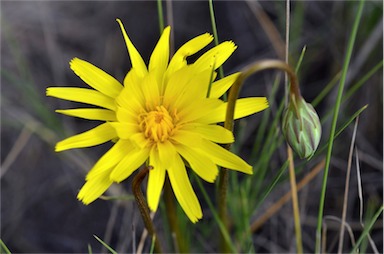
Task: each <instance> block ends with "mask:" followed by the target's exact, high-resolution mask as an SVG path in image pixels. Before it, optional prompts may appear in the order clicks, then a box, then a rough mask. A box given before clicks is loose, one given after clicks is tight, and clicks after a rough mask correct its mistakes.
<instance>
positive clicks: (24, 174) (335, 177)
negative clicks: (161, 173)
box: [0, 1, 383, 253]
mask: <svg viewBox="0 0 384 254" xmlns="http://www.w3.org/2000/svg"><path fill="white" fill-rule="evenodd" d="M0 4H1V15H0V21H1V239H2V240H3V241H4V243H5V244H6V245H7V246H8V248H9V249H10V250H11V251H12V252H14V253H23V252H40V253H48V252H49V253H59V252H61V253H75V252H76V253H81V252H88V248H89V246H91V248H92V251H93V252H102V251H105V249H103V247H102V245H101V244H100V243H99V242H98V241H97V240H96V239H95V238H94V235H96V236H98V237H100V238H101V239H103V240H104V241H105V242H107V243H108V244H110V245H111V246H112V247H114V248H115V250H117V251H118V252H132V250H133V249H134V248H135V246H136V245H137V244H138V242H139V240H140V237H141V234H142V229H143V225H142V223H141V218H140V215H139V212H138V211H137V207H136V204H135V203H134V202H133V201H132V200H131V199H130V195H129V194H130V193H131V190H130V185H129V183H130V181H131V179H128V180H127V181H125V182H124V183H122V184H120V185H116V186H114V187H113V188H111V189H110V191H109V192H108V193H107V194H108V195H127V200H125V201H124V200H119V201H114V202H112V201H105V200H97V201H95V202H94V203H92V204H91V205H89V206H84V205H83V204H82V203H81V202H79V201H77V199H76V195H77V192H78V190H79V189H80V188H81V186H82V185H83V184H84V176H85V174H86V173H87V172H88V170H89V169H90V168H91V167H92V165H93V164H94V163H95V162H96V160H97V159H98V158H99V157H100V156H101V155H102V154H103V153H105V152H106V151H107V150H108V149H109V148H110V147H111V144H104V145H100V146H97V147H96V148H90V149H76V150H72V151H65V152H61V153H55V152H54V145H55V143H56V142H57V141H59V140H61V139H63V138H65V137H68V136H70V135H73V134H76V133H79V132H82V131H85V130H88V129H90V128H92V127H94V126H96V125H97V124H98V123H95V122H92V121H86V120H81V119H76V118H71V117H66V116H63V115H59V114H56V113H55V112H54V110H55V109H59V108H60V109H63V108H76V107H78V106H79V104H76V103H72V102H67V101H62V100H59V99H55V98H48V97H46V96H45V90H46V88H47V87H49V86H77V87H86V84H84V83H83V82H82V81H81V80H80V79H79V78H78V77H77V76H76V75H75V74H74V73H73V72H72V71H71V70H70V68H69V61H70V60H71V59H72V58H74V57H78V58H81V59H84V60H87V61H89V62H91V63H92V64H94V65H96V66H98V67H100V68H101V69H103V70H105V71H106V72H108V73H109V74H111V75H112V76H114V77H116V78H117V79H118V80H120V81H122V80H123V78H124V76H125V74H126V73H127V72H128V70H129V68H130V62H129V57H128V54H127V50H126V47H125V43H124V40H123V37H122V35H121V32H120V29H119V27H118V24H117V22H116V21H115V19H116V18H120V19H121V20H122V21H123V23H124V25H125V28H126V31H127V33H128V34H129V36H130V38H131V40H132V41H133V43H134V45H135V46H136V48H137V49H138V51H139V52H140V53H141V55H142V57H143V59H144V60H145V61H148V59H149V56H150V53H151V52H152V50H153V48H154V46H155V44H156V42H157V40H158V38H159V25H158V14H157V3H156V2H155V1H95V2H93V1H1V3H0ZM357 5H358V3H357V2H356V1H299V2H296V1H292V3H291V29H290V31H291V32H290V49H289V53H290V63H291V64H292V65H293V66H295V65H296V64H297V61H298V58H299V56H300V53H301V51H302V49H303V47H304V46H306V53H305V56H304V59H303V62H302V64H301V68H300V72H299V78H300V84H301V90H302V93H303V96H304V98H306V100H307V101H308V102H311V101H312V100H314V99H315V98H316V97H317V96H318V95H319V94H320V93H321V92H322V91H324V90H325V87H326V86H327V84H329V83H330V82H331V81H332V80H333V79H334V78H335V77H337V75H338V73H339V72H340V70H341V68H342V65H343V61H344V55H345V52H346V45H347V42H348V37H349V35H350V33H351V28H352V24H353V21H354V17H355V14H356V9H357ZM163 8H164V10H165V14H166V15H165V18H166V20H167V23H168V22H171V23H172V31H173V33H174V34H173V35H172V41H173V42H172V43H173V47H174V48H175V49H177V48H178V47H180V46H181V45H182V44H183V43H185V42H186V41H187V40H189V39H191V38H192V37H195V36H197V35H200V34H202V33H205V32H209V33H212V27H211V23H210V16H209V5H208V1H191V2H189V1H174V2H171V1H168V2H164V3H163ZM214 8H215V15H216V22H217V29H218V37H219V41H224V40H233V41H234V42H235V43H236V44H237V45H238V48H237V50H236V51H235V53H234V54H233V56H232V57H231V58H230V59H229V60H228V61H227V62H226V63H225V65H224V71H225V73H226V74H231V73H234V72H236V71H239V70H240V69H241V68H242V67H244V66H245V65H247V64H249V63H251V62H252V61H255V60H260V59H266V58H274V59H276V58H280V59H284V47H285V46H284V37H285V2H284V1H217V2H216V1H215V2H214ZM168 24H169V23H168ZM212 45H213V43H212V44H211V46H212ZM382 46H383V5H382V2H381V1H367V2H366V4H365V8H364V13H363V16H362V20H361V24H360V27H359V32H358V34H357V40H356V44H355V48H354V54H353V55H352V60H351V65H350V69H349V73H348V78H347V82H346V90H347V89H349V88H351V87H352V86H353V85H354V84H356V83H357V82H358V81H360V80H361V79H362V78H363V77H366V75H367V74H368V73H370V72H372V75H369V76H368V77H367V79H366V80H365V82H363V85H362V86H361V87H358V88H357V89H358V90H356V92H355V93H353V95H352V96H350V97H348V98H347V100H346V101H345V102H344V103H343V105H342V108H341V113H340V116H339V119H340V123H342V122H344V121H345V120H346V119H349V118H350V117H351V115H353V113H354V112H356V111H357V110H358V109H360V108H361V107H363V106H364V105H366V104H368V105H369V106H368V108H367V109H366V110H365V111H364V112H363V113H362V115H361V117H360V119H359V125H358V130H357V136H356V147H357V149H358V152H359V165H360V171H361V184H362V187H363V197H364V199H363V200H364V212H365V215H366V216H368V217H369V216H372V213H373V212H374V211H375V210H376V209H377V207H378V206H380V205H381V204H382V197H383V196H382V193H383V165H382V162H383V125H382V124H383V88H382V87H383V75H382V73H383V72H382V63H383V62H382V60H383V47H382ZM193 59H194V58H193V57H191V60H192V61H193ZM375 67H376V69H374V68H375ZM373 70H374V71H373ZM276 75H277V74H276V72H269V71H267V72H265V73H263V74H258V75H255V76H254V77H252V78H251V79H249V80H248V81H247V83H246V84H245V86H244V88H243V90H242V95H241V96H268V95H269V94H270V92H271V83H272V82H273V81H274V79H275V77H276ZM335 84H336V85H334V86H333V87H330V92H329V94H327V96H326V97H325V98H324V99H323V100H321V101H320V103H319V104H318V105H317V106H316V110H317V112H318V113H319V115H320V118H323V117H325V116H326V115H327V114H328V113H329V111H330V108H331V107H332V106H333V105H334V103H335V99H336V94H337V84H338V83H335ZM283 94H284V91H283V89H282V86H281V87H280V88H279V90H278V91H277V97H276V98H277V102H280V101H281V98H282V96H283ZM268 110H271V113H272V115H273V114H274V112H275V111H276V106H275V107H273V106H272V107H271V108H270V109H268ZM262 114H263V113H261V114H257V115H255V116H251V117H249V118H247V125H246V126H247V130H246V131H245V132H244V133H245V134H243V135H242V137H241V138H239V143H238V144H237V146H236V147H239V149H238V150H239V152H240V153H241V155H242V157H243V158H245V159H247V157H249V156H250V153H251V152H250V149H251V148H250V147H251V146H252V143H253V142H254V134H255V132H256V131H257V128H258V123H259V122H260V118H261V117H262ZM271 121H272V120H271ZM329 130H330V117H329V118H328V120H326V121H325V122H324V123H323V133H324V134H323V135H324V136H323V139H322V144H325V142H326V141H327V136H328V135H329ZM352 131H353V124H351V125H350V126H349V127H348V128H347V129H346V130H345V131H344V132H343V133H342V134H341V135H340V136H339V137H338V138H337V139H336V141H335V144H334V150H333V157H332V161H331V168H330V175H329V179H328V188H327V195H326V203H325V212H324V215H325V216H336V217H338V218H340V217H341V211H342V202H343V195H344V185H345V174H346V168H347V160H348V153H349V146H350V143H351V136H352ZM266 145H268V144H266ZM284 150H285V146H282V147H281V148H280V149H278V150H277V152H276V153H275V154H274V156H273V160H271V162H270V171H271V172H276V170H277V169H278V168H279V167H280V166H281V165H282V163H283V162H284V160H283V156H282V154H283V152H284ZM320 160H321V158H320V156H319V157H317V158H315V159H314V162H313V164H309V166H308V167H310V166H311V165H312V166H313V165H315V164H316V163H319V161H320ZM355 167H356V165H355V164H354V165H353V170H352V175H351V184H350V185H351V187H350V194H349V195H350V197H349V209H348V213H347V222H348V223H349V224H350V226H351V228H352V230H353V232H354V233H355V234H356V238H358V236H359V234H360V233H361V231H362V229H361V226H360V224H359V206H358V203H359V199H358V198H357V195H358V193H357V192H358V189H357V184H356V181H357V175H356V169H355ZM302 176H303V174H298V179H300V178H301V177H302ZM266 177H267V178H268V177H272V176H269V175H268V174H267V176H266ZM321 182H322V174H319V175H318V176H317V177H316V178H315V179H314V180H313V181H312V182H311V183H310V185H309V186H310V187H305V188H304V189H303V191H302V192H301V193H300V207H301V210H302V211H301V212H302V224H303V238H304V249H305V250H306V251H307V252H313V251H314V249H313V248H314V241H315V235H314V232H315V228H316V218H317V211H318V203H319V196H320V194H319V193H320V189H321ZM207 186H208V187H207V188H210V187H209V184H207ZM288 190H289V184H288V181H285V182H282V183H280V184H279V185H278V186H277V187H276V189H275V191H274V192H272V193H271V195H270V196H269V197H268V198H267V200H266V202H265V203H264V204H263V205H264V206H268V205H270V204H271V203H273V202H274V201H275V200H277V199H278V198H279V197H280V196H281V195H282V194H284V193H285V192H286V191H288ZM203 205H204V202H203ZM204 206H205V205H204ZM262 208H263V207H262ZM262 208H261V211H262V210H263V209H262ZM207 210H208V208H204V214H206V213H208V212H209V211H207ZM159 212H160V213H161V211H159ZM156 216H157V217H156V218H155V221H156V223H157V224H159V226H160V227H161V226H162V223H163V222H162V218H163V217H164V216H163V215H156ZM207 217H208V218H209V216H207ZM326 218H327V217H326ZM325 225H326V226H327V230H328V233H327V234H328V236H329V237H328V239H329V240H328V242H327V250H329V251H330V252H332V251H335V250H336V249H335V244H334V243H332V239H333V237H335V236H337V235H338V230H339V224H338V223H337V221H336V222H335V221H334V220H331V219H329V220H326V221H325ZM254 236H255V239H256V240H255V241H254V244H255V247H254V248H255V250H256V252H274V253H277V252H290V251H293V250H294V249H293V248H294V245H295V243H294V234H293V221H292V208H291V205H290V202H288V204H287V205H285V206H284V207H282V208H281V209H280V210H279V211H278V212H277V213H276V214H275V215H274V216H273V217H272V218H271V219H270V220H269V221H267V222H266V223H264V224H263V225H262V227H261V228H260V229H259V230H257V231H256V232H255V233H254ZM371 236H372V239H373V240H374V242H375V244H376V246H377V248H378V249H379V250H382V247H383V240H382V237H383V234H382V217H380V218H379V220H378V222H377V223H376V224H375V225H374V227H373V231H372V234H371ZM196 241H197V242H198V243H199V244H196V246H195V247H194V246H192V250H193V251H195V252H214V251H217V250H216V249H212V248H211V247H210V245H209V243H210V241H216V239H210V237H205V236H204V234H200V235H199V233H197V235H196ZM197 246H199V247H197ZM336 247H337V245H336ZM148 248H149V245H148V244H147V245H146V246H145V247H144V251H148V250H149V249H148ZM194 248H195V249H194ZM372 251H373V249H372V248H371V247H369V246H368V247H367V252H372Z"/></svg>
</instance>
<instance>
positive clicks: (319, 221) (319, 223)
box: [315, 0, 364, 253]
mask: <svg viewBox="0 0 384 254" xmlns="http://www.w3.org/2000/svg"><path fill="white" fill-rule="evenodd" d="M363 9H364V0H360V2H359V7H358V10H357V14H356V18H355V22H354V24H353V28H352V34H351V36H350V39H349V41H348V47H347V53H346V56H345V61H344V65H343V70H342V74H341V79H340V85H339V90H338V93H337V99H336V105H335V108H334V114H333V120H332V126H331V132H330V135H329V140H330V142H329V145H328V151H327V156H326V159H325V167H324V176H323V183H322V188H321V196H320V203H319V215H318V217H317V227H316V246H315V251H316V253H320V246H321V227H322V222H323V213H324V203H325V192H326V189H327V179H328V172H329V165H330V162H331V155H332V148H333V139H334V136H335V131H336V123H337V118H338V115H339V110H340V104H341V98H342V95H343V90H344V85H345V80H346V78H347V72H348V67H349V63H350V60H351V56H352V52H353V46H354V44H355V39H356V34H357V31H358V28H359V24H360V19H361V16H362V12H363Z"/></svg>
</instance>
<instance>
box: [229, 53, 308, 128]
mask: <svg viewBox="0 0 384 254" xmlns="http://www.w3.org/2000/svg"><path fill="white" fill-rule="evenodd" d="M268 69H279V70H282V71H284V72H286V73H287V74H288V78H289V81H290V83H291V86H290V94H291V96H294V97H296V98H300V97H301V94H300V88H299V83H298V80H297V76H296V74H295V71H294V70H293V69H292V68H291V67H290V66H289V65H288V64H286V63H285V62H283V61H280V60H261V61H257V62H255V63H253V64H251V65H249V66H247V67H245V68H244V69H243V70H242V71H241V74H240V75H239V77H238V78H237V79H236V81H235V83H234V84H233V86H232V87H231V89H230V91H229V96H228V105H227V114H226V117H225V123H224V127H225V128H227V129H228V130H230V131H233V119H234V114H235V104H236V100H237V98H238V96H239V92H240V88H241V86H242V84H243V83H244V81H245V80H246V79H247V78H248V77H249V76H251V75H252V74H254V73H256V72H259V71H263V70H268Z"/></svg>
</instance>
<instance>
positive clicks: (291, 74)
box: [218, 60, 301, 252]
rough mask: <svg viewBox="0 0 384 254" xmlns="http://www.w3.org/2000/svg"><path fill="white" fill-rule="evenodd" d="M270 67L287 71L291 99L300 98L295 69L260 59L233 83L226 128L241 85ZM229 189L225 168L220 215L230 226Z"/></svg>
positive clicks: (223, 247)
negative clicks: (228, 209) (227, 203)
mask: <svg viewBox="0 0 384 254" xmlns="http://www.w3.org/2000/svg"><path fill="white" fill-rule="evenodd" d="M268 69H278V70H282V71H284V72H286V73H287V75H288V78H289V81H290V83H291V86H290V95H291V100H292V101H293V103H295V99H296V98H300V97H301V94H300V88H299V83H298V80H297V76H296V73H295V71H294V70H293V69H292V68H291V67H290V66H289V65H288V64H286V63H285V62H283V61H280V60H260V61H257V62H255V63H253V64H251V65H249V66H247V67H245V68H244V69H243V70H242V71H241V72H240V73H241V74H240V75H239V77H238V78H237V79H236V81H235V83H234V84H233V85H232V87H231V89H230V91H229V96H228V104H227V112H226V117H225V122H224V128H226V129H228V130H230V131H233V122H234V115H235V106H236V101H237V98H238V97H239V92H240V89H241V86H242V85H243V83H244V81H245V80H246V79H247V78H248V77H249V76H251V75H252V74H255V73H256V72H259V71H263V70H268ZM225 148H226V149H228V150H229V149H230V144H229V145H227V146H226V147H225ZM227 189H228V170H227V169H225V168H223V169H222V171H221V172H220V179H219V197H218V198H219V201H218V204H219V216H220V219H221V220H222V222H223V224H224V225H225V227H227V228H228V218H227V206H226V198H227V195H226V194H227ZM229 250H230V249H229V246H228V244H227V243H226V242H225V241H223V240H222V241H221V251H222V252H227V251H229Z"/></svg>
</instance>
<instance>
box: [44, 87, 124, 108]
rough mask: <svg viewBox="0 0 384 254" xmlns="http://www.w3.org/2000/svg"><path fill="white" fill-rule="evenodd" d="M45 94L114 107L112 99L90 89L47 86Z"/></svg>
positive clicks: (104, 106)
mask: <svg viewBox="0 0 384 254" xmlns="http://www.w3.org/2000/svg"><path fill="white" fill-rule="evenodd" d="M47 96H52V97H56V98H59V99H63V100H68V101H76V102H82V103H86V104H91V105H95V106H100V107H103V108H107V109H111V110H115V109H116V104H115V101H114V99H112V98H111V97H108V96H106V95H104V94H102V93H100V92H98V91H95V90H92V89H86V88H78V87H48V88H47Z"/></svg>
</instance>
